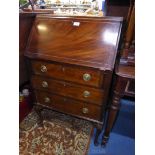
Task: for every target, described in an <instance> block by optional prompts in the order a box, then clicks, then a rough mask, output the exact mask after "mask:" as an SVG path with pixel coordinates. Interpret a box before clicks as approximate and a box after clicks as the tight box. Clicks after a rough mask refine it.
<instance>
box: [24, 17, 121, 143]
mask: <svg viewBox="0 0 155 155" xmlns="http://www.w3.org/2000/svg"><path fill="white" fill-rule="evenodd" d="M121 27H122V18H118V17H117V18H114V17H103V18H94V17H69V16H68V17H63V16H61V17H58V16H52V15H38V16H37V17H36V19H35V22H34V24H33V27H32V30H31V33H30V36H29V40H28V44H27V48H26V51H25V56H26V57H27V58H28V59H29V61H30V66H31V83H32V87H33V89H34V94H35V98H36V103H35V105H36V106H35V107H36V110H37V112H38V114H39V115H40V119H41V122H42V117H41V114H40V113H41V110H42V109H43V108H50V109H52V110H56V111H59V112H63V113H65V114H70V115H73V116H76V117H79V118H82V119H86V120H89V121H91V122H93V123H94V125H95V126H96V127H97V132H96V138H95V144H96V145H97V144H98V141H97V139H98V136H99V134H100V132H101V130H102V126H103V122H104V114H105V107H106V103H107V99H108V94H109V89H110V85H111V79H112V74H113V68H114V64H115V59H116V55H117V48H118V43H119V37H120V33H121ZM41 122H40V123H41Z"/></svg>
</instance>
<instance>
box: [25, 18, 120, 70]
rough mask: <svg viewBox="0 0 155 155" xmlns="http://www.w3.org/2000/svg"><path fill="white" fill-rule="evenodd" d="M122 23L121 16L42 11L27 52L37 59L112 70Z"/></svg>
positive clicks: (35, 23) (34, 25)
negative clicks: (43, 13) (93, 15)
mask: <svg viewBox="0 0 155 155" xmlns="http://www.w3.org/2000/svg"><path fill="white" fill-rule="evenodd" d="M121 27H122V18H121V17H97V18H95V17H63V16H61V17H60V16H52V15H38V16H37V17H36V19H35V22H34V24H33V27H32V30H31V34H30V37H29V41H28V45H27V49H26V52H25V55H26V56H27V57H29V58H34V59H35V58H37V59H39V58H41V59H44V60H49V61H59V62H62V63H70V64H75V65H77V64H80V65H83V66H87V67H94V68H99V69H101V70H104V69H110V70H111V69H112V68H113V67H114V63H115V57H116V53H117V47H118V42H119V37H120V33H121Z"/></svg>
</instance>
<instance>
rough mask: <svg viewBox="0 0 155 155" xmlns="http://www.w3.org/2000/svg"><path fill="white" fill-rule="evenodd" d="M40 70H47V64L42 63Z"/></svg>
mask: <svg viewBox="0 0 155 155" xmlns="http://www.w3.org/2000/svg"><path fill="white" fill-rule="evenodd" d="M40 70H41V72H43V73H44V72H47V68H46V66H44V65H41V67H40Z"/></svg>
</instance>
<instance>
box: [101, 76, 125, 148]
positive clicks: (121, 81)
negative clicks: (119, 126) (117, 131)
mask: <svg viewBox="0 0 155 155" xmlns="http://www.w3.org/2000/svg"><path fill="white" fill-rule="evenodd" d="M115 82H116V83H115V85H114V87H113V92H112V101H111V105H110V109H109V113H108V117H107V122H106V127H105V132H104V135H103V137H102V143H101V145H102V146H105V145H106V143H107V142H108V139H109V135H110V131H111V129H112V127H113V125H114V122H115V120H116V116H117V113H118V111H119V108H120V99H121V98H122V96H123V94H124V91H125V87H126V84H127V79H125V78H120V77H117V79H116V81H115Z"/></svg>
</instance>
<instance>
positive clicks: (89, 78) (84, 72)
mask: <svg viewBox="0 0 155 155" xmlns="http://www.w3.org/2000/svg"><path fill="white" fill-rule="evenodd" d="M32 70H33V72H34V74H37V75H43V76H47V77H52V78H56V79H61V80H66V81H71V82H75V83H79V84H84V85H89V86H94V87H100V86H102V80H103V73H102V72H101V71H99V70H95V69H90V68H85V67H84V68H83V67H77V66H73V65H72V66H70V65H63V64H60V63H47V62H44V61H32Z"/></svg>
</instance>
